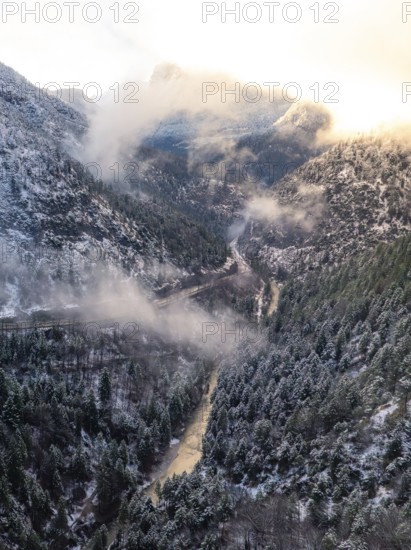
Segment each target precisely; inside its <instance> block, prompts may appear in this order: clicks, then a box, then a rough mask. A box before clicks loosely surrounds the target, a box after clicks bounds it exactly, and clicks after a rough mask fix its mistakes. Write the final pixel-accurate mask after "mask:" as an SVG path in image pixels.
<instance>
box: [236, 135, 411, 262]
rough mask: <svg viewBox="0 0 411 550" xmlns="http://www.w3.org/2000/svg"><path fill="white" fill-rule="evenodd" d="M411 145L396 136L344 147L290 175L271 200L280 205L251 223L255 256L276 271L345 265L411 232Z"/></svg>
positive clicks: (249, 239)
mask: <svg viewBox="0 0 411 550" xmlns="http://www.w3.org/2000/svg"><path fill="white" fill-rule="evenodd" d="M409 155H410V152H409V148H408V147H407V146H406V145H404V144H402V143H400V142H398V141H395V140H393V139H391V138H390V137H378V138H377V137H375V138H370V137H367V138H356V139H353V140H350V141H347V142H343V143H339V144H337V145H335V146H334V147H332V148H331V149H330V150H329V151H327V152H325V153H324V154H323V155H321V156H319V157H317V158H314V159H312V160H310V161H309V162H307V163H306V164H304V165H303V166H302V167H300V168H299V169H297V170H295V171H294V172H293V173H291V174H290V175H288V176H287V177H285V178H284V179H283V180H282V181H281V182H279V184H278V185H277V187H276V189H275V191H274V192H273V193H272V194H270V195H269V198H268V199H267V200H268V204H269V205H270V201H272V204H274V205H275V206H276V207H275V209H274V208H273V210H272V215H271V217H270V215H268V216H266V218H265V220H264V221H260V222H258V221H254V222H253V221H251V223H250V224H249V226H248V228H247V230H246V234H245V236H244V237H243V246H245V247H246V250H247V254H248V255H249V257H250V258H251V257H253V258H256V259H258V261H259V262H261V263H262V264H265V265H266V266H267V267H268V269H269V271H271V272H273V273H278V272H279V271H280V272H283V271H284V270H285V271H287V272H298V273H301V272H304V271H305V270H307V269H314V268H315V267H316V266H317V267H318V266H320V265H322V264H329V265H332V264H334V263H340V262H342V261H344V260H345V259H346V258H348V257H349V256H350V255H353V254H355V253H357V252H360V251H362V250H365V249H367V248H370V247H372V246H375V245H376V244H377V243H378V242H390V241H392V240H394V239H395V238H396V237H398V236H401V235H404V234H406V233H408V232H409V231H410V230H411V217H410V207H411V195H410V191H411V166H410V162H409V158H410V157H409Z"/></svg>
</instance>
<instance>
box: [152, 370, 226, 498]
mask: <svg viewBox="0 0 411 550" xmlns="http://www.w3.org/2000/svg"><path fill="white" fill-rule="evenodd" d="M217 379H218V369H217V368H215V369H214V370H213V371H212V373H211V375H210V380H209V385H208V390H207V391H206V392H204V394H203V397H202V399H201V402H200V404H199V405H198V407H197V408H196V410H195V412H194V413H193V416H192V418H191V419H190V421H189V423H188V425H187V427H186V429H185V430H184V434H183V436H182V438H181V441H180V442H175V444H174V445H171V446H170V448H169V450H168V452H167V453H166V454H165V457H164V459H163V460H162V462H161V464H160V465H159V466H158V467H157V468H155V469H154V471H153V472H152V475H151V479H152V480H153V482H152V483H151V485H149V486H148V487H147V489H146V490H145V493H146V494H147V495H148V496H150V497H151V498H152V500H153V502H157V495H156V492H155V488H156V485H157V483H158V482H160V484H163V483H164V481H165V480H166V479H167V478H169V477H171V476H172V475H173V474H182V473H184V472H187V473H190V472H192V471H193V469H194V466H195V465H196V464H197V462H198V461H199V460H200V459H201V457H202V441H203V435H204V434H205V432H206V429H207V423H208V419H209V417H210V413H211V408H212V407H211V395H212V393H213V391H214V388H215V387H216V385H217Z"/></svg>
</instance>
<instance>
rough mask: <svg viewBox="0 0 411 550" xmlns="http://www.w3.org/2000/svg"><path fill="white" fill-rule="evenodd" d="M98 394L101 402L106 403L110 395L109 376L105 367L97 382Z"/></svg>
mask: <svg viewBox="0 0 411 550" xmlns="http://www.w3.org/2000/svg"><path fill="white" fill-rule="evenodd" d="M98 396H99V399H100V402H101V403H107V402H108V401H109V400H110V397H111V376H110V373H109V371H108V369H107V367H105V368H104V369H103V372H102V373H101V375H100V379H99V384H98Z"/></svg>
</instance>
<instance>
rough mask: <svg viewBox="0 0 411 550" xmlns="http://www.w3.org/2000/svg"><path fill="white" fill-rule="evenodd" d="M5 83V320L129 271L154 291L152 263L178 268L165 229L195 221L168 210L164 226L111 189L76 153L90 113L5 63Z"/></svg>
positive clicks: (0, 136)
mask: <svg viewBox="0 0 411 550" xmlns="http://www.w3.org/2000/svg"><path fill="white" fill-rule="evenodd" d="M0 80H1V82H2V84H3V85H2V87H1V90H0V162H1V174H0V201H1V210H2V216H1V220H0V231H1V233H0V235H1V239H2V270H1V273H2V282H3V285H2V293H1V300H0V308H1V312H2V313H3V315H5V314H13V313H14V312H15V311H16V308H17V309H18V308H21V309H23V310H28V309H30V307H34V306H40V305H41V306H43V307H45V306H47V305H52V304H54V303H56V301H57V302H58V301H59V298H58V297H59V296H60V294H61V293H62V292H63V288H64V296H65V300H66V301H68V302H70V301H71V300H73V299H75V296H78V295H79V293H80V294H82V293H83V294H84V293H85V292H87V288H89V286H90V285H93V284H95V280H96V277H100V276H101V275H102V273H106V275H107V276H110V277H112V276H113V272H114V271H115V272H117V271H118V270H122V269H124V270H125V272H126V274H127V276H132V277H134V278H136V279H138V280H140V281H141V282H143V283H144V284H146V285H148V286H149V287H153V285H154V284H155V280H156V276H157V273H155V272H154V271H153V270H151V269H150V266H151V265H152V264H153V262H157V261H158V260H159V259H161V261H165V262H170V263H171V264H177V263H178V262H179V258H178V257H177V256H178V254H177V256H176V252H175V250H176V246H175V243H174V241H173V243H172V244H171V245H170V246H168V244H169V241H168V240H167V235H168V225H167V224H168V223H178V220H180V221H181V222H182V227H183V226H184V224H185V225H186V226H189V225H190V223H189V222H188V221H187V220H185V219H183V217H181V219H180V218H179V214H178V213H174V212H171V211H168V212H165V213H164V212H162V222H161V223H160V224H159V223H158V216H159V205H153V204H152V203H150V202H149V201H146V202H144V203H143V202H141V201H140V202H139V203H138V204H137V203H136V204H134V202H133V199H132V198H131V197H129V198H128V199H127V197H124V196H120V195H118V196H117V195H116V193H115V192H110V193H107V192H106V193H105V192H104V190H103V188H102V184H101V182H100V183H99V182H96V181H95V180H94V178H93V175H92V174H91V173H90V172H89V171H87V170H86V169H85V167H84V166H83V165H82V164H81V163H79V162H77V161H76V160H74V159H73V158H72V157H71V156H70V154H69V153H70V151H72V150H75V149H76V148H78V147H80V146H81V145H80V139H81V136H82V135H83V133H84V131H85V130H86V127H87V123H86V120H85V118H84V117H83V115H81V114H80V113H79V112H77V111H75V110H73V109H72V108H71V107H70V106H69V105H67V104H66V103H64V102H62V101H60V100H59V99H58V98H56V97H54V96H53V95H51V96H47V95H45V94H44V93H42V92H39V90H36V88H35V87H34V86H32V85H31V84H30V83H29V82H28V81H27V80H25V79H24V78H23V77H21V76H20V75H18V74H17V73H16V72H14V71H13V70H12V69H10V68H8V67H5V66H4V65H1V66H0ZM176 219H177V221H176ZM182 231H183V229H182ZM164 234H165V236H164ZM173 239H174V240H175V237H173ZM186 244H187V243H186ZM196 244H197V245H198V242H196ZM170 247H171V248H173V249H174V252H173V251H171V250H170ZM33 288H36V292H35V293H33Z"/></svg>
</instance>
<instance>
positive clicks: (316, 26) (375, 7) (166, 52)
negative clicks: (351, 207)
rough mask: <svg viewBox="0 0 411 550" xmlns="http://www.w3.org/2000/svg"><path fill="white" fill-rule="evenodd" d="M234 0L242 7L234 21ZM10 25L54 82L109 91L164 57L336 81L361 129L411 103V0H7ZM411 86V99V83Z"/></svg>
mask: <svg viewBox="0 0 411 550" xmlns="http://www.w3.org/2000/svg"><path fill="white" fill-rule="evenodd" d="M35 4H37V5H38V8H37V11H38V16H37V17H38V19H39V22H36V21H35V15H33V14H30V13H27V14H26V20H25V21H24V11H25V7H26V9H27V10H32V9H34V6H35ZM236 4H237V5H238V7H237V8H236ZM224 5H225V6H226V9H227V10H234V11H237V14H236V15H235V14H233V13H227V14H226V22H224ZM59 6H60V8H59ZM59 9H60V14H59ZM137 10H138V11H137ZM58 15H61V17H60V20H58V21H56V22H55V23H52V22H49V21H52V20H54V19H56V18H57V17H58ZM99 16H101V19H100V20H99V21H97V22H95V23H92V22H89V21H91V20H94V19H97V18H98V17H99ZM70 17H71V18H72V19H73V22H70ZM127 17H128V18H129V19H130V20H131V21H132V22H129V23H126V22H124V19H125V18H127ZM236 18H237V22H236ZM47 19H48V20H49V21H47ZM87 19H89V21H87ZM116 19H118V22H116ZM136 19H138V22H133V21H135V20H136ZM316 20H317V21H318V22H316ZM327 20H329V21H330V22H326V21H327ZM252 21H255V22H252ZM293 21H294V22H293ZM332 21H334V22H332ZM0 25H1V29H0V49H1V50H0V51H1V52H2V53H1V60H2V61H3V62H4V63H6V64H7V65H10V66H11V67H12V68H14V69H16V70H17V71H18V72H20V73H22V74H23V75H24V76H26V77H27V78H28V79H29V80H31V81H32V82H39V83H40V84H41V85H42V86H43V85H45V84H46V83H48V82H51V81H53V82H57V83H58V84H59V85H61V86H63V84H64V82H78V83H79V85H80V87H82V86H84V85H85V84H87V83H88V82H97V83H99V85H100V86H101V87H102V88H103V89H107V88H108V87H110V86H111V85H113V84H114V83H115V82H122V81H129V80H132V81H139V80H147V79H148V78H149V77H150V75H151V73H152V71H153V68H154V67H155V66H156V65H157V64H158V63H161V62H172V63H176V64H178V65H179V66H181V67H182V68H183V69H185V70H191V71H197V72H201V71H207V72H208V73H210V72H220V71H223V72H225V73H229V74H230V75H233V78H232V82H234V81H235V79H241V80H242V81H244V82H250V81H255V82H258V83H260V84H262V83H263V82H266V81H270V82H273V81H277V82H280V83H281V84H285V83H287V82H291V81H292V82H297V83H299V84H300V86H301V88H302V89H303V91H304V95H305V96H307V97H308V98H310V97H311V98H312V97H313V94H314V93H315V92H314V90H311V91H310V86H312V85H313V84H314V83H315V82H318V83H319V86H320V88H319V92H320V94H322V95H326V90H323V87H324V85H326V84H327V83H328V82H334V83H336V84H337V85H338V87H339V92H338V95H337V98H338V102H339V103H338V105H332V107H333V109H334V110H335V111H336V112H337V113H339V116H340V119H341V121H340V122H341V124H342V123H343V121H344V120H345V123H346V125H347V127H350V128H351V127H352V128H355V129H359V130H363V129H364V130H367V129H369V128H370V127H371V126H374V125H376V124H379V123H381V122H384V121H391V120H393V119H396V120H400V119H405V118H407V117H408V112H409V111H410V105H409V104H407V103H404V102H403V101H402V99H403V95H402V92H403V82H408V81H410V82H411V58H410V56H409V51H410V46H411V3H407V2H405V3H404V2H400V1H398V0H394V1H390V0H338V1H337V2H327V1H324V2H315V1H314V0H302V1H301V2H281V1H279V2H265V1H264V0H262V1H261V2H248V1H243V2H234V1H229V0H228V1H226V2H225V3H224V2H202V1H200V0H176V1H170V0H141V1H140V0H137V1H136V2H127V1H123V2H114V0H108V1H107V2H104V1H103V2H87V1H84V0H81V1H78V2H76V1H74V0H73V1H68V2H65V1H64V0H62V1H61V2H49V1H44V0H42V1H40V2H32V1H30V0H29V1H27V2H25V3H24V2H23V3H22V2H7V1H3V2H2V3H1V23H0ZM228 84H229V82H228ZM407 90H408V88H407ZM328 91H332V89H331V90H328ZM409 91H410V97H409V101H410V104H411V84H410V86H409ZM407 99H408V97H407Z"/></svg>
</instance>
